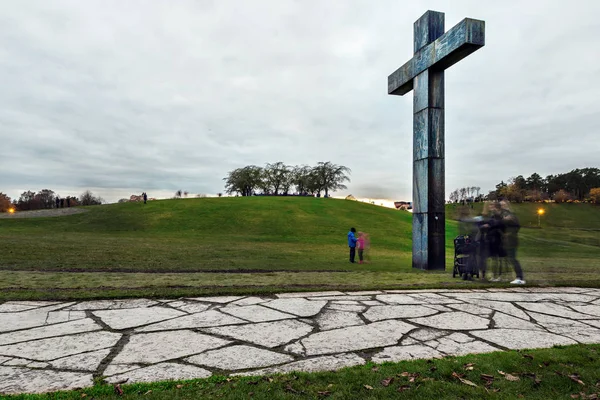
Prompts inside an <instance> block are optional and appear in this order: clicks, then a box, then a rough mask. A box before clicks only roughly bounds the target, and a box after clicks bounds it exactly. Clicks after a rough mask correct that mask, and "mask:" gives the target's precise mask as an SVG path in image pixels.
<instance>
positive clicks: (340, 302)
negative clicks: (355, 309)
mask: <svg viewBox="0 0 600 400" xmlns="http://www.w3.org/2000/svg"><path fill="white" fill-rule="evenodd" d="M331 304H343V305H352V306H360V305H364V304H362V303H361V302H360V301H356V300H337V301H332V302H331Z"/></svg>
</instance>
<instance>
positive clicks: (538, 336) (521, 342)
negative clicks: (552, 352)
mask: <svg viewBox="0 0 600 400" xmlns="http://www.w3.org/2000/svg"><path fill="white" fill-rule="evenodd" d="M471 334H472V335H474V336H477V337H478V338H481V339H483V340H486V341H488V342H492V343H496V344H498V345H500V346H503V347H506V348H509V349H513V350H520V349H536V348H541V347H552V346H554V345H567V344H575V343H576V342H575V341H574V340H573V339H569V338H566V337H564V336H559V335H555V334H552V333H547V332H539V331H525V330H521V329H490V330H487V331H473V332H471Z"/></svg>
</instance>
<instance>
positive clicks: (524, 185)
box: [449, 168, 600, 204]
mask: <svg viewBox="0 0 600 400" xmlns="http://www.w3.org/2000/svg"><path fill="white" fill-rule="evenodd" d="M479 191H480V188H476V187H469V188H461V189H456V190H454V191H453V192H452V193H451V194H450V196H449V198H450V202H452V203H458V202H470V201H482V200H502V199H506V200H508V201H511V202H515V203H521V202H523V201H546V200H554V201H556V202H558V203H564V202H572V201H578V202H591V203H596V204H598V203H600V168H582V169H574V170H572V171H571V172H566V173H564V174H557V175H548V176H546V177H545V178H542V177H541V176H540V175H539V174H537V173H533V174H531V176H529V177H528V178H525V177H523V175H519V176H517V177H515V178H510V179H508V181H507V182H504V181H501V182H500V183H498V184H497V185H496V190H491V191H490V192H489V193H488V194H487V195H483V194H480V193H479Z"/></svg>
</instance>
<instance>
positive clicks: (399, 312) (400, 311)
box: [363, 305, 437, 322]
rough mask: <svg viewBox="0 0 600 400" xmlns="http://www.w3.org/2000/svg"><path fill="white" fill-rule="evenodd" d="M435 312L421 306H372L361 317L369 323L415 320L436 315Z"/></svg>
mask: <svg viewBox="0 0 600 400" xmlns="http://www.w3.org/2000/svg"><path fill="white" fill-rule="evenodd" d="M436 313H437V311H436V310H433V309H431V308H428V307H423V306H418V305H414V306H373V307H371V308H369V309H368V310H367V311H366V312H365V313H364V314H363V316H364V317H365V318H366V319H368V320H369V321H373V322H374V321H382V320H384V319H398V318H415V317H425V316H428V315H432V314H436Z"/></svg>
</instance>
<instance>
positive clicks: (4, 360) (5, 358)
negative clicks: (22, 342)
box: [0, 356, 11, 365]
mask: <svg viewBox="0 0 600 400" xmlns="http://www.w3.org/2000/svg"><path fill="white" fill-rule="evenodd" d="M10 359H11V358H10V357H4V356H0V365H2V364H4V363H5V362H6V361H8V360H10Z"/></svg>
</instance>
